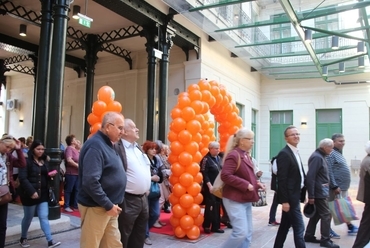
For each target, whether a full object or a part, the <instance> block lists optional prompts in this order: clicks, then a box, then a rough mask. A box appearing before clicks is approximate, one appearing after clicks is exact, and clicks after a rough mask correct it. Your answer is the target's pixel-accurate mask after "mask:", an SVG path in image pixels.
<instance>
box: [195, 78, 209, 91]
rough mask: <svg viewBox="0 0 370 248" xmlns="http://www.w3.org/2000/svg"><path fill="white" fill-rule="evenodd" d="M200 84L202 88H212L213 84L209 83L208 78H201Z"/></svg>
mask: <svg viewBox="0 0 370 248" xmlns="http://www.w3.org/2000/svg"><path fill="white" fill-rule="evenodd" d="M198 86H199V89H200V90H210V89H211V85H210V84H209V83H208V81H207V80H206V79H201V80H199V82H198Z"/></svg>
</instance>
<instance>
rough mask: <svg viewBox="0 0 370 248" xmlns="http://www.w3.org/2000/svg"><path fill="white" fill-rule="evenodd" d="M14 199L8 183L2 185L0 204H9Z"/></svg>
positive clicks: (0, 187)
mask: <svg viewBox="0 0 370 248" xmlns="http://www.w3.org/2000/svg"><path fill="white" fill-rule="evenodd" d="M12 200H13V198H12V194H11V193H10V190H9V186H8V185H1V186H0V205H4V204H7V203H9V202H11V201H12Z"/></svg>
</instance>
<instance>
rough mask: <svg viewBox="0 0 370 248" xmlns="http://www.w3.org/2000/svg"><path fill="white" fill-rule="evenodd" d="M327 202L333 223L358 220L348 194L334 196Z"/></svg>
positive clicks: (338, 223)
mask: <svg viewBox="0 0 370 248" xmlns="http://www.w3.org/2000/svg"><path fill="white" fill-rule="evenodd" d="M328 204H329V209H330V212H331V215H332V216H333V220H334V224H335V225H340V224H342V223H348V222H350V221H352V220H358V217H357V215H356V211H355V209H354V207H353V204H352V201H351V198H350V197H349V196H347V197H339V198H336V199H335V200H334V201H330V202H329V203H328Z"/></svg>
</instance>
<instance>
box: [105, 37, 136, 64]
mask: <svg viewBox="0 0 370 248" xmlns="http://www.w3.org/2000/svg"><path fill="white" fill-rule="evenodd" d="M102 49H103V51H106V52H108V53H111V54H114V55H116V56H119V57H121V58H124V59H125V60H126V61H127V63H128V64H129V65H130V70H131V69H132V58H131V56H130V54H131V52H130V51H127V50H126V49H123V48H121V47H119V46H116V45H113V44H112V43H103V44H102Z"/></svg>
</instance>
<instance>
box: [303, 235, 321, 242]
mask: <svg viewBox="0 0 370 248" xmlns="http://www.w3.org/2000/svg"><path fill="white" fill-rule="evenodd" d="M304 242H306V243H315V244H320V242H321V241H320V240H318V239H317V238H316V237H315V236H311V237H310V236H305V237H304Z"/></svg>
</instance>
